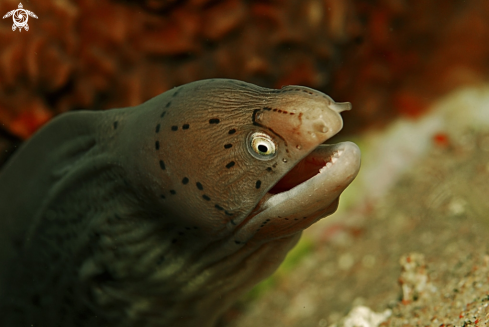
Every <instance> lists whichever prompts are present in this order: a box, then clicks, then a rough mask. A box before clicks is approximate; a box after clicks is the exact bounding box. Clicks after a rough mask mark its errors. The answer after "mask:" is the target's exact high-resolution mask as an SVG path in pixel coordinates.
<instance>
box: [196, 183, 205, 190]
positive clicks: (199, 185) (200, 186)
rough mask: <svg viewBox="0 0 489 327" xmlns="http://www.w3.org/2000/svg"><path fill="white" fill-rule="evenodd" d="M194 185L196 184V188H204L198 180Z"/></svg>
mask: <svg viewBox="0 0 489 327" xmlns="http://www.w3.org/2000/svg"><path fill="white" fill-rule="evenodd" d="M195 185H197V188H198V189H199V190H201V191H202V190H203V189H204V187H203V186H202V184H200V182H197V183H195Z"/></svg>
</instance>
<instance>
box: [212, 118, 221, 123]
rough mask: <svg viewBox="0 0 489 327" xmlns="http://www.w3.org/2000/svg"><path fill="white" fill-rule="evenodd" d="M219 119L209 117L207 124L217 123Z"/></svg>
mask: <svg viewBox="0 0 489 327" xmlns="http://www.w3.org/2000/svg"><path fill="white" fill-rule="evenodd" d="M219 122H220V120H219V119H218V118H212V119H209V124H219Z"/></svg>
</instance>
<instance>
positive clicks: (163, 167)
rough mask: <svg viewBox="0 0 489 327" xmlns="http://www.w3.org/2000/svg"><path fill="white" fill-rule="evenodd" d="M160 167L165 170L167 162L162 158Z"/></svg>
mask: <svg viewBox="0 0 489 327" xmlns="http://www.w3.org/2000/svg"><path fill="white" fill-rule="evenodd" d="M160 167H161V169H163V170H165V163H164V162H163V160H160Z"/></svg>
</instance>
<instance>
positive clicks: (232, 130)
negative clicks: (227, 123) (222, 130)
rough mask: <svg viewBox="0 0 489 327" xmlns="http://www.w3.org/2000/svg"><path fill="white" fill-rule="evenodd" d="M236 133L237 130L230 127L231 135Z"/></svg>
mask: <svg viewBox="0 0 489 327" xmlns="http://www.w3.org/2000/svg"><path fill="white" fill-rule="evenodd" d="M234 133H236V130H235V129H234V128H233V129H230V130H229V132H228V134H230V135H231V134H234Z"/></svg>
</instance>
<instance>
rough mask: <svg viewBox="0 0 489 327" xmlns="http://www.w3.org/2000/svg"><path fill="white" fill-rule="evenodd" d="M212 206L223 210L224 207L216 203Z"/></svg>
mask: <svg viewBox="0 0 489 327" xmlns="http://www.w3.org/2000/svg"><path fill="white" fill-rule="evenodd" d="M214 207H215V208H216V209H217V210H224V208H223V207H221V206H220V205H218V204H216V205H215V206H214Z"/></svg>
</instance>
